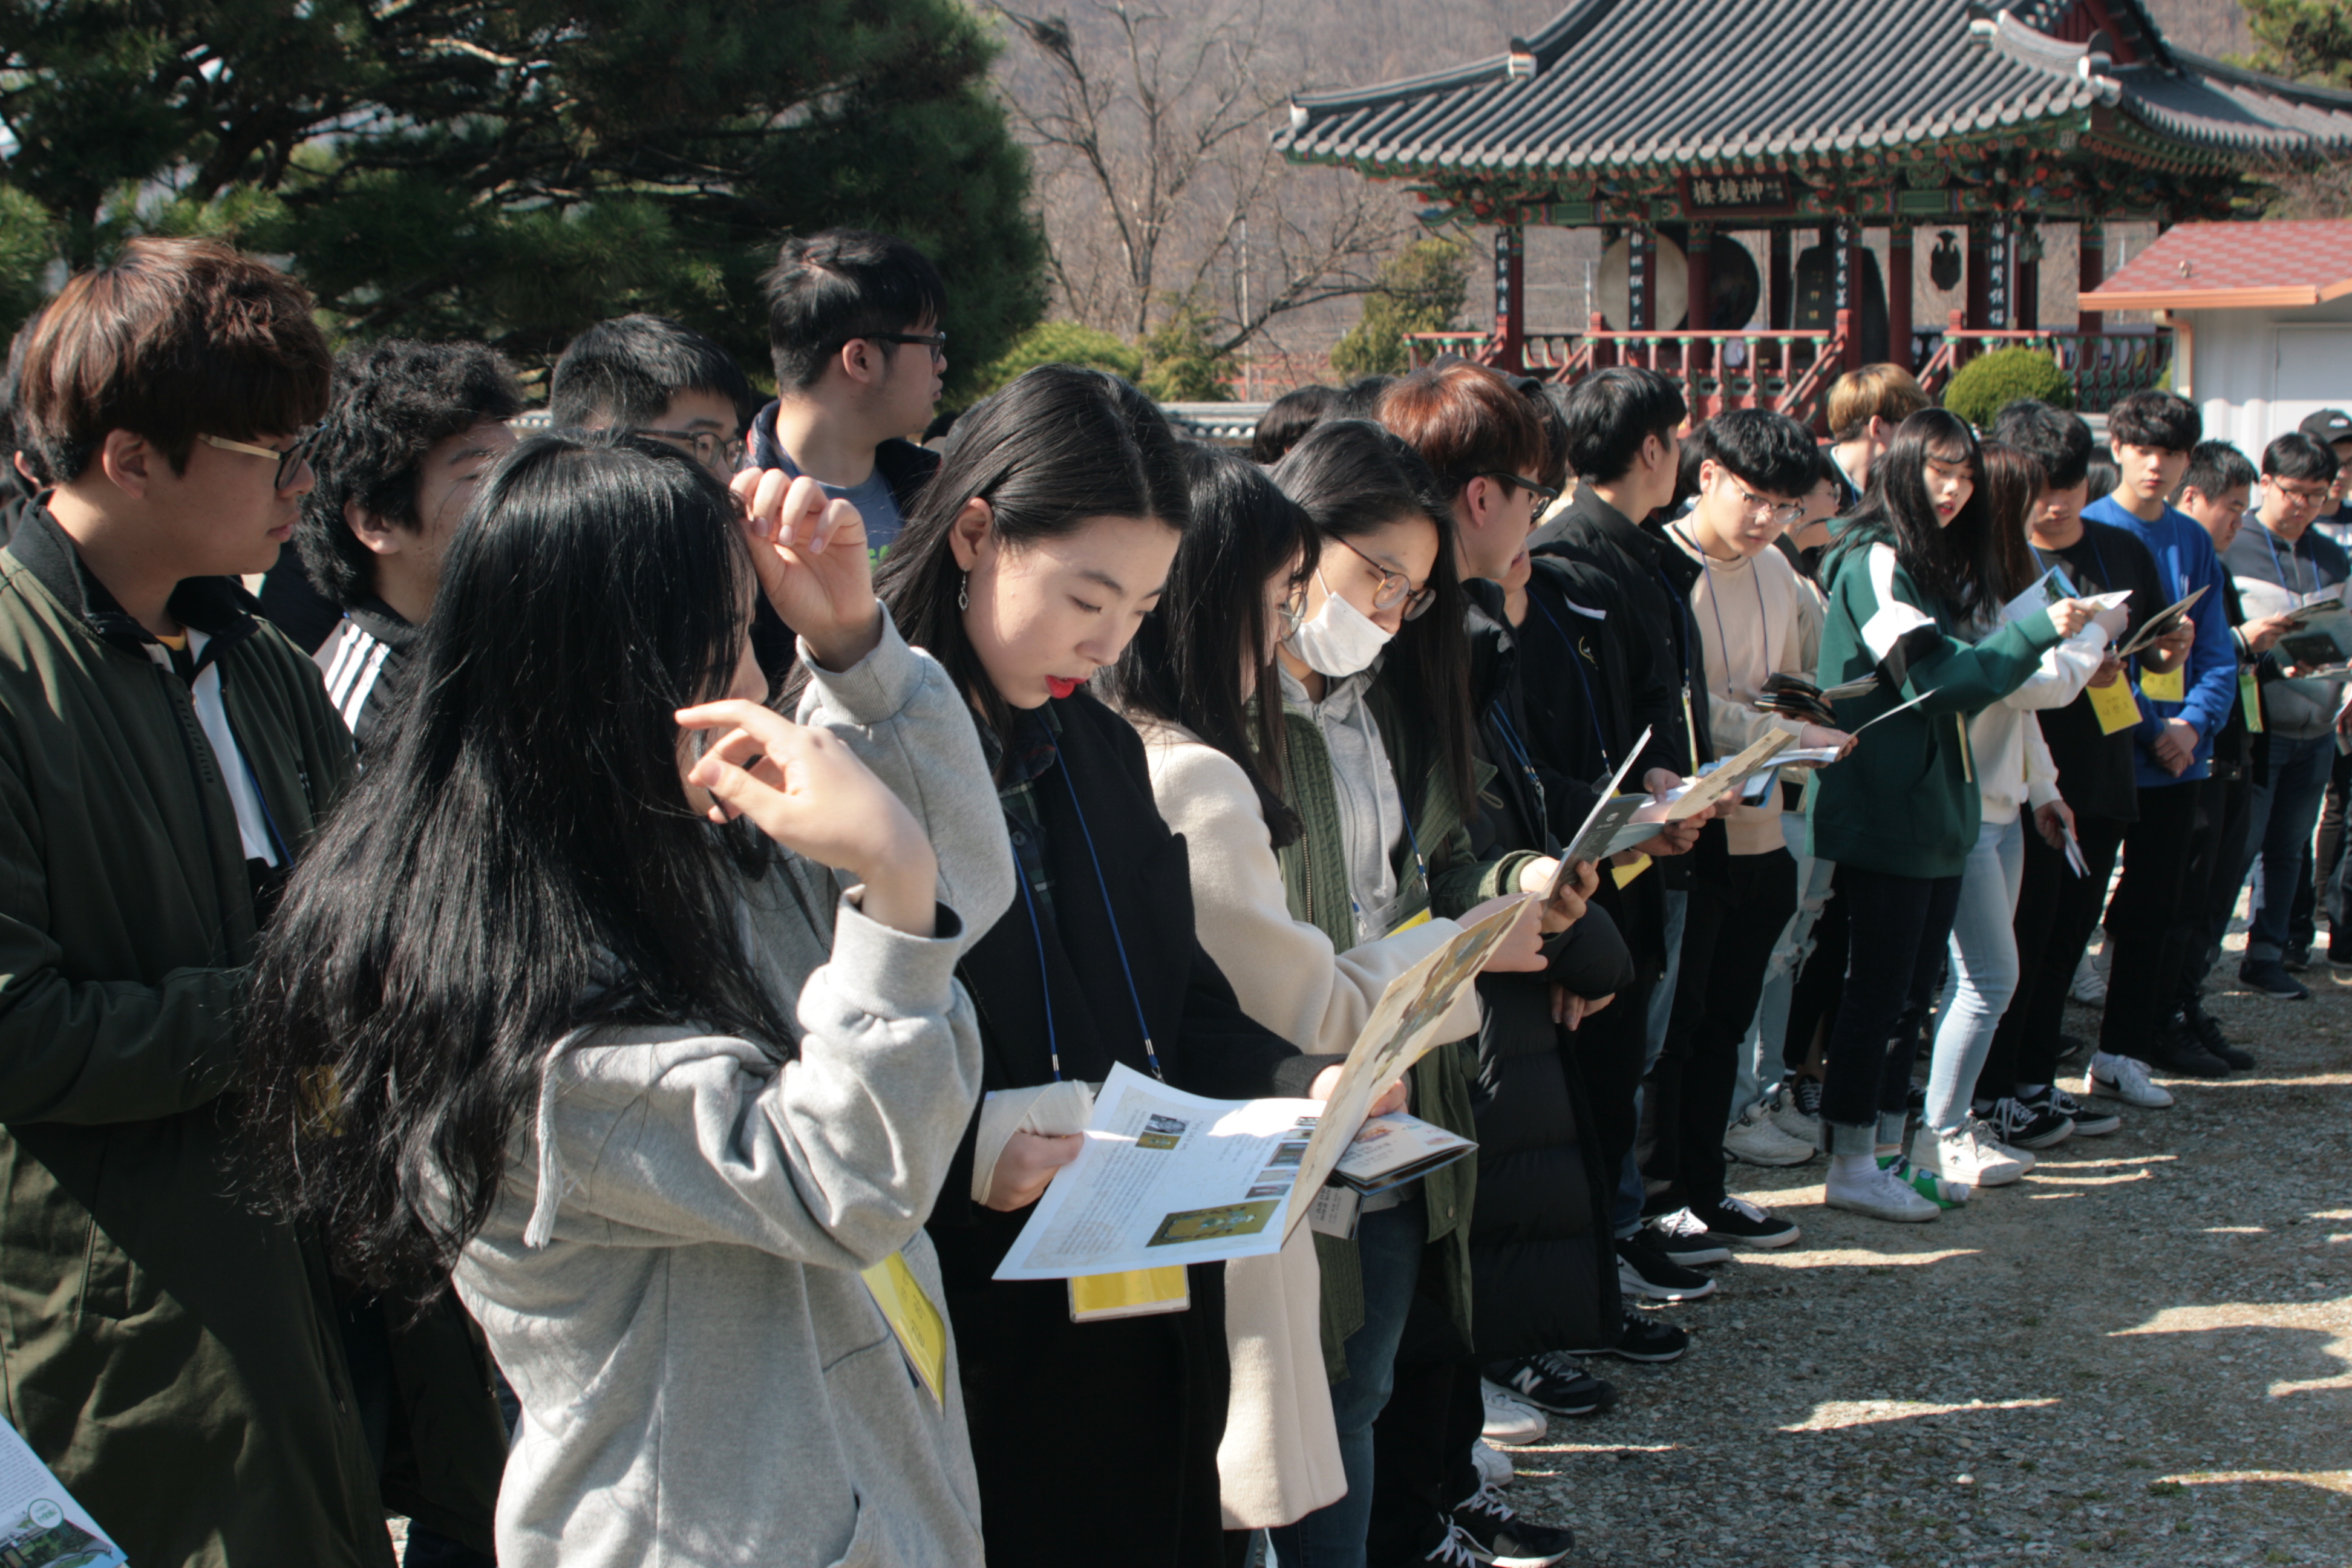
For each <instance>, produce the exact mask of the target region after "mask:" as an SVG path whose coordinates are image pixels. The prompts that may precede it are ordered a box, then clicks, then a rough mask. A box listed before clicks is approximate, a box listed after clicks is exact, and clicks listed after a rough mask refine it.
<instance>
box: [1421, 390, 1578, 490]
mask: <svg viewBox="0 0 2352 1568" xmlns="http://www.w3.org/2000/svg"><path fill="white" fill-rule="evenodd" d="M1380 418H1381V424H1383V425H1385V426H1388V427H1389V428H1390V429H1391V430H1392V431H1394V432H1395V433H1396V434H1397V435H1399V436H1402V437H1404V440H1405V444H1406V445H1408V446H1410V447H1412V449H1413V450H1414V451H1416V452H1419V453H1420V454H1421V457H1422V460H1423V462H1426V463H1427V464H1428V465H1429V467H1430V469H1431V471H1432V472H1433V473H1434V474H1436V475H1437V477H1438V478H1439V479H1441V480H1443V481H1444V484H1445V488H1446V489H1447V491H1448V492H1449V493H1450V494H1459V493H1460V491H1461V489H1462V487H1463V486H1465V485H1466V484H1468V483H1469V482H1470V481H1471V480H1472V479H1475V478H1477V477H1478V476H1479V475H1480V474H1534V475H1541V474H1543V473H1545V472H1546V471H1547V470H1548V469H1549V468H1550V467H1551V437H1550V434H1549V432H1548V431H1547V430H1546V429H1545V428H1544V420H1543V415H1542V413H1541V411H1539V410H1538V408H1537V407H1536V405H1535V404H1534V403H1533V402H1532V401H1531V400H1530V399H1529V398H1528V397H1527V396H1526V395H1524V394H1523V393H1521V392H1520V391H1519V390H1518V388H1517V387H1515V386H1513V385H1512V384H1510V383H1509V382H1507V381H1506V380H1504V379H1503V377H1502V375H1501V374H1499V373H1497V372H1496V371H1492V370H1489V369H1487V368H1486V366H1485V365H1483V364H1449V365H1447V366H1445V367H1444V368H1443V369H1436V368H1424V369H1421V370H1417V371H1414V372H1413V373H1412V374H1411V375H1409V376H1406V377H1405V378H1404V379H1403V380H1402V381H1400V382H1398V383H1397V384H1395V385H1393V386H1391V387H1390V388H1389V389H1388V390H1387V391H1386V392H1383V393H1382V394H1381V403H1380Z"/></svg>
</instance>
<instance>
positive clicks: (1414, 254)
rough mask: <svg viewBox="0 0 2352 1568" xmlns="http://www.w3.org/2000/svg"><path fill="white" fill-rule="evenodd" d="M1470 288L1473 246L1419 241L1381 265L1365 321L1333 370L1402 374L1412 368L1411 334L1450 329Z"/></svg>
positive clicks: (1335, 353) (1343, 344)
mask: <svg viewBox="0 0 2352 1568" xmlns="http://www.w3.org/2000/svg"><path fill="white" fill-rule="evenodd" d="M1469 289H1470V249H1469V247H1467V246H1465V245H1464V244H1463V243H1462V242H1461V241H1460V240H1457V239H1451V238H1446V237H1442V236H1432V237H1428V238H1426V239H1420V240H1416V241H1414V242H1413V243H1412V245H1410V246H1407V247H1405V248H1404V249H1403V250H1402V251H1399V252H1398V253H1397V254H1396V255H1394V256H1391V257H1390V258H1388V259H1387V260H1386V261H1383V262H1381V270H1380V284H1379V287H1378V288H1376V289H1374V290H1373V291H1372V292H1371V293H1370V294H1367V295H1365V296H1364V315H1363V319H1362V320H1361V321H1358V322H1357V323H1356V324H1355V325H1354V326H1352V327H1349V329H1348V331H1347V334H1346V335H1345V336H1344V337H1342V338H1341V339H1340V340H1339V342H1338V344H1337V345H1336V346H1334V347H1333V349H1332V350H1331V368H1332V370H1333V371H1335V372H1336V373H1338V374H1340V375H1342V376H1347V377H1350V378H1353V377H1355V376H1360V375H1402V374H1403V373H1404V372H1405V371H1406V370H1407V369H1408V368H1410V366H1411V364H1412V356H1411V354H1410V353H1408V351H1407V350H1406V347H1405V341H1404V340H1405V334H1406V333H1408V332H1443V331H1448V330H1450V329H1451V328H1452V327H1453V326H1454V320H1455V318H1456V317H1458V316H1460V315H1461V313H1462V302H1463V300H1464V299H1465V296H1466V295H1467V294H1468V292H1469Z"/></svg>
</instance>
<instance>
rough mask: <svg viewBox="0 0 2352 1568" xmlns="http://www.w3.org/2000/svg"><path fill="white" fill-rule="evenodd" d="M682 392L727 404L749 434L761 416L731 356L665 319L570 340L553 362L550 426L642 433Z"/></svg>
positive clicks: (625, 322) (629, 320) (629, 321)
mask: <svg viewBox="0 0 2352 1568" xmlns="http://www.w3.org/2000/svg"><path fill="white" fill-rule="evenodd" d="M681 392H708V393H712V394H715V395H718V396H720V397H723V398H725V399H727V401H728V402H730V403H731V404H733V405H735V418H736V422H737V425H738V426H739V428H740V429H743V430H748V429H750V428H751V416H753V415H755V414H757V413H758V412H759V411H760V399H759V395H758V394H756V393H754V392H753V391H752V390H751V382H750V381H749V380H747V379H746V378H745V377H744V374H743V367H742V366H741V365H740V364H737V363H735V356H734V355H733V354H730V353H728V352H727V351H726V350H725V349H723V348H720V347H719V345H718V344H717V343H716V342H712V341H711V340H710V339H709V338H706V337H704V336H703V335H702V334H701V333H700V332H698V331H691V330H689V329H688V328H685V327H681V326H679V325H678V324H677V322H676V321H670V320H668V319H667V318H666V317H662V316H648V315H643V314H640V315H635V316H622V317H619V318H617V319H615V320H614V321H599V322H597V323H596V324H595V325H594V326H593V327H591V328H589V329H588V330H587V331H584V332H583V333H581V334H580V335H579V336H578V337H576V338H574V339H572V345H571V346H570V347H569V348H567V349H565V350H564V351H563V357H562V359H560V360H557V361H556V362H555V370H554V372H553V373H552V374H551V375H550V376H549V377H548V381H547V418H548V423H549V424H551V425H553V426H556V427H557V428H558V429H585V428H588V427H590V426H604V425H610V426H619V427H622V428H625V429H632V430H642V429H645V428H646V427H647V426H650V425H652V424H653V423H654V422H655V421H656V420H658V419H659V418H660V417H661V416H662V410H664V409H666V408H667V407H668V406H669V403H670V399H671V398H673V397H676V396H677V395H678V394H679V393H681Z"/></svg>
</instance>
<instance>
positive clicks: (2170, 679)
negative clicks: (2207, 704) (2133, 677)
mask: <svg viewBox="0 0 2352 1568" xmlns="http://www.w3.org/2000/svg"><path fill="white" fill-rule="evenodd" d="M2139 689H2140V691H2141V693H2142V694H2143V695H2145V696H2146V697H2147V700H2149V701H2150V702H2186V701H2188V700H2189V670H2188V668H2187V667H2186V666H2183V667H2182V668H2179V669H2176V670H2172V671H2170V672H2169V673H2168V674H2164V675H2150V674H2148V673H2147V671H2146V670H2142V671H2141V672H2140V678H2139Z"/></svg>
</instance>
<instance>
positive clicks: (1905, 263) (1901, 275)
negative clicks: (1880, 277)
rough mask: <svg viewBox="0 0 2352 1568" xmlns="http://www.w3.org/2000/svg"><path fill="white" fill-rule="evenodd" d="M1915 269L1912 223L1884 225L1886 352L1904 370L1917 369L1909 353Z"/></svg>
mask: <svg viewBox="0 0 2352 1568" xmlns="http://www.w3.org/2000/svg"><path fill="white" fill-rule="evenodd" d="M1916 276H1917V268H1916V265H1915V264H1914V263H1913V261H1912V259H1911V226H1910V225H1909V224H1907V223H1902V222H1896V223H1892V224H1889V225H1887V227H1886V352H1887V354H1888V355H1889V357H1891V358H1892V359H1893V360H1894V362H1895V363H1896V364H1899V365H1901V366H1902V367H1903V368H1904V369H1905V370H1909V371H1916V370H1917V369H1918V368H1919V363H1918V357H1917V356H1916V354H1914V353H1912V352H1911V280H1912V279H1913V278H1915V277H1916Z"/></svg>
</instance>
